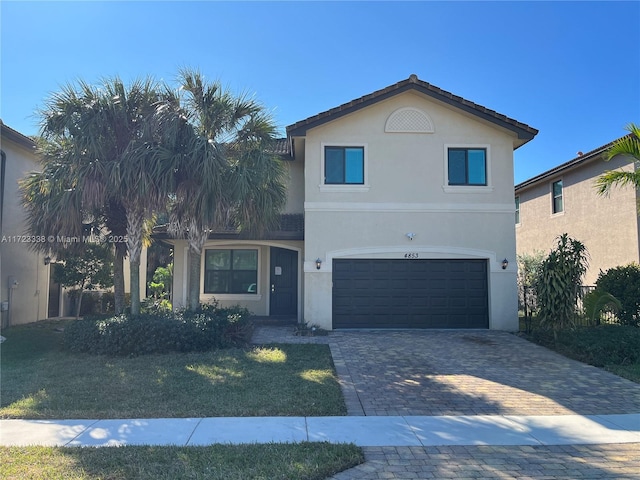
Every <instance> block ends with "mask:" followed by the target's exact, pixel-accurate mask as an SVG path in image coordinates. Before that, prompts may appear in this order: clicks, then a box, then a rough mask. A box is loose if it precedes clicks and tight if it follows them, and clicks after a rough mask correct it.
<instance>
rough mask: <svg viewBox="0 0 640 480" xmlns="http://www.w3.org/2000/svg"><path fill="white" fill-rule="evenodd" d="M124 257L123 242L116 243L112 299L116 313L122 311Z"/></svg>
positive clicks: (123, 305) (118, 313)
mask: <svg viewBox="0 0 640 480" xmlns="http://www.w3.org/2000/svg"><path fill="white" fill-rule="evenodd" d="M124 257H125V248H124V244H123V243H116V255H115V259H114V261H113V300H114V307H115V313H116V315H120V314H121V313H123V312H124V307H125V304H124V298H125V296H124Z"/></svg>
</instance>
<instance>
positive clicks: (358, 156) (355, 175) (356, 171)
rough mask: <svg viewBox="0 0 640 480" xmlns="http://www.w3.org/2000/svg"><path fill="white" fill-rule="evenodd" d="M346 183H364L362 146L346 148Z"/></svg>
mask: <svg viewBox="0 0 640 480" xmlns="http://www.w3.org/2000/svg"><path fill="white" fill-rule="evenodd" d="M345 183H364V151H363V149H362V148H345Z"/></svg>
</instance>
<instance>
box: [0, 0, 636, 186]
mask: <svg viewBox="0 0 640 480" xmlns="http://www.w3.org/2000/svg"><path fill="white" fill-rule="evenodd" d="M0 14H1V23H2V24H1V27H2V33H1V44H0V45H1V52H0V53H1V76H0V78H1V84H0V93H1V102H0V116H1V117H2V119H3V121H4V122H5V123H6V124H7V125H9V126H10V127H12V128H14V129H16V130H18V131H20V132H22V133H25V134H27V135H31V134H35V133H37V119H36V118H35V117H34V114H35V112H36V110H37V109H38V107H40V106H42V104H43V101H44V100H45V99H46V98H47V97H48V96H49V95H50V94H51V93H53V92H55V91H57V90H59V89H60V86H61V85H63V84H65V83H67V82H72V81H75V80H77V79H79V78H82V79H84V80H86V81H88V82H92V83H93V82H97V81H98V80H99V79H100V78H102V77H109V76H114V75H119V76H120V77H121V78H123V79H124V80H131V79H134V78H141V77H144V76H146V75H151V76H153V77H154V78H156V79H163V80H165V81H167V82H173V81H174V79H175V76H176V73H177V71H178V69H179V68H180V67H184V66H189V67H197V68H199V69H200V70H201V71H202V72H203V73H204V74H205V75H206V76H207V77H208V78H211V79H219V80H220V81H221V82H222V83H223V84H224V85H226V86H228V87H229V88H231V89H232V90H234V91H236V92H250V93H253V94H255V95H256V97H257V98H258V99H260V100H261V101H262V102H263V103H264V104H265V105H266V106H267V107H268V108H269V109H271V110H273V113H274V116H275V118H276V120H277V122H278V124H279V125H280V126H281V127H282V131H283V132H284V127H286V126H287V125H289V124H291V123H294V122H296V121H298V120H302V119H305V118H307V117H309V116H312V115H315V114H316V113H320V112H322V111H325V110H328V109H330V108H332V107H335V106H338V105H340V104H342V103H344V102H348V101H350V100H352V99H354V98H357V97H360V96H362V95H365V94H368V93H371V92H373V91H374V90H377V89H380V88H384V87H386V86H388V85H391V84H393V83H395V82H398V81H400V80H403V79H405V78H407V77H409V75H410V74H412V73H415V74H417V75H418V77H419V78H420V79H422V80H424V81H427V82H429V83H431V84H433V85H436V86H438V87H440V88H442V89H444V90H448V91H450V92H452V93H454V94H456V95H459V96H462V97H464V98H466V99H468V100H471V101H474V102H476V103H479V104H480V105H484V106H485V107H488V108H491V109H493V110H496V111H498V112H500V113H502V114H505V115H507V116H510V117H512V118H515V119H516V120H519V121H521V122H523V123H526V124H528V125H530V126H532V127H535V128H537V129H538V130H540V133H539V134H538V136H537V137H536V138H535V139H534V140H533V141H531V142H529V143H528V144H527V145H525V146H523V147H521V148H520V149H518V150H516V152H515V181H516V183H519V182H521V181H524V180H526V179H527V178H530V177H532V176H534V175H536V174H538V173H541V172H543V171H546V170H548V169H550V168H552V167H554V166H556V165H558V164H560V163H564V162H566V161H568V160H571V159H572V158H574V157H575V156H576V153H577V152H578V151H583V152H587V151H589V150H592V149H594V148H597V147H599V146H601V145H604V144H606V143H608V142H610V141H612V140H615V139H616V138H618V137H620V136H622V135H624V134H625V133H626V132H625V130H624V127H625V125H627V124H628V123H630V122H636V123H640V50H639V47H640V2H637V1H634V2H482V1H477V2H415V1H414V2H208V1H199V2H170V1H140V2H129V1H113V2H93V1H85V2H56V1H48V2H29V1H26V2H13V1H7V0H3V1H2V2H0Z"/></svg>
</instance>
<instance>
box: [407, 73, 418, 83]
mask: <svg viewBox="0 0 640 480" xmlns="http://www.w3.org/2000/svg"><path fill="white" fill-rule="evenodd" d="M409 81H410V82H414V83H415V82H417V81H418V76H417V75H416V74H415V73H412V74H411V75H409Z"/></svg>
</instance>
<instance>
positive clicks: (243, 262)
mask: <svg viewBox="0 0 640 480" xmlns="http://www.w3.org/2000/svg"><path fill="white" fill-rule="evenodd" d="M257 282H258V251H257V250H207V251H206V252H205V273H204V293H253V294H255V293H257V289H256V285H257Z"/></svg>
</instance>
